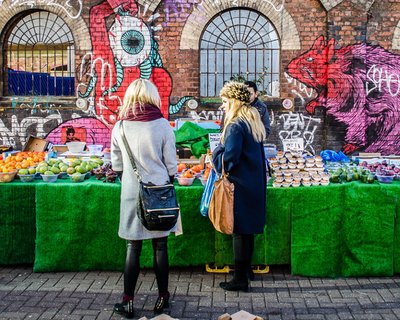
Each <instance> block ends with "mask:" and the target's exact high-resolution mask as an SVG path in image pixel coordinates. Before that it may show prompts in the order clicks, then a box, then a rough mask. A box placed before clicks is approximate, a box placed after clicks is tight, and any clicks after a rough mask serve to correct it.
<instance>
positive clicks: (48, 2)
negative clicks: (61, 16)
mask: <svg viewBox="0 0 400 320" xmlns="http://www.w3.org/2000/svg"><path fill="white" fill-rule="evenodd" d="M76 2H77V5H78V9H74V7H73V6H72V5H71V3H70V0H66V1H55V0H11V4H10V6H11V7H15V6H24V5H27V6H30V7H31V8H34V7H36V6H37V5H45V6H53V7H57V8H61V9H62V10H63V11H64V12H65V13H66V14H67V15H68V16H69V17H70V18H71V19H77V18H79V16H80V15H81V12H82V0H77V1H76ZM2 3H3V1H1V2H0V5H2ZM75 7H76V5H75Z"/></svg>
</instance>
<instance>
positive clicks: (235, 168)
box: [213, 81, 267, 291]
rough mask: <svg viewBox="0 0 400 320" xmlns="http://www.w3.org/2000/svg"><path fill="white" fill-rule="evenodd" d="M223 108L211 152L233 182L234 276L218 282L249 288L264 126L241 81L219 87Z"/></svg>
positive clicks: (261, 206)
mask: <svg viewBox="0 0 400 320" xmlns="http://www.w3.org/2000/svg"><path fill="white" fill-rule="evenodd" d="M220 97H221V98H222V109H224V112H225V123H224V129H223V131H222V134H221V143H220V144H219V145H218V146H217V148H216V149H215V150H214V152H213V163H214V165H215V168H216V170H217V172H218V173H221V171H222V161H224V170H225V171H226V173H227V174H228V179H229V181H231V182H232V183H233V184H234V186H235V189H234V229H233V253H234V265H235V271H234V276H233V279H232V280H230V281H229V282H221V283H220V287H221V288H223V289H225V290H228V291H239V290H242V291H248V279H249V270H251V258H252V255H253V248H254V235H255V234H257V233H263V232H264V226H265V208H266V207H265V206H266V186H267V185H266V174H265V173H266V168H265V154H264V148H263V140H264V139H265V135H266V134H265V127H264V125H263V123H262V121H261V118H260V114H259V112H258V111H257V109H256V108H254V107H252V106H251V105H250V92H249V90H248V89H247V86H246V85H245V84H243V83H240V82H234V81H232V82H228V83H227V84H225V85H224V87H223V88H222V89H221V92H220Z"/></svg>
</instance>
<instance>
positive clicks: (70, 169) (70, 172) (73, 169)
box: [67, 167, 75, 174]
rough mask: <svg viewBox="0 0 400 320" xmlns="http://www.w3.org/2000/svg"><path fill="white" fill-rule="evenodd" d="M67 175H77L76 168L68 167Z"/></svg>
mask: <svg viewBox="0 0 400 320" xmlns="http://www.w3.org/2000/svg"><path fill="white" fill-rule="evenodd" d="M67 173H68V174H73V173H75V168H74V167H68V169H67Z"/></svg>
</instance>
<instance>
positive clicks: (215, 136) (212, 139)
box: [208, 132, 221, 152]
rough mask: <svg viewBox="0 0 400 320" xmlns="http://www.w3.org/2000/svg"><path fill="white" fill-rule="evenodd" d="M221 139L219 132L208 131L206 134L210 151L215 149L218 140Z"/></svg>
mask: <svg viewBox="0 0 400 320" xmlns="http://www.w3.org/2000/svg"><path fill="white" fill-rule="evenodd" d="M220 140H221V133H219V132H218V133H209V134H208V141H209V142H210V149H211V152H213V151H214V150H215V148H216V147H217V146H218V144H219V141H220Z"/></svg>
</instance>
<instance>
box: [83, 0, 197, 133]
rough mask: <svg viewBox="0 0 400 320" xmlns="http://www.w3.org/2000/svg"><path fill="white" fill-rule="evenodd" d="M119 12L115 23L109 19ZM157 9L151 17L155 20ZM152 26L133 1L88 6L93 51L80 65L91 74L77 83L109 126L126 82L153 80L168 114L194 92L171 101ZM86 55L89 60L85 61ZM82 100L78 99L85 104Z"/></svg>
mask: <svg viewBox="0 0 400 320" xmlns="http://www.w3.org/2000/svg"><path fill="white" fill-rule="evenodd" d="M114 14H115V19H114V20H113V21H112V24H111V27H110V28H109V29H108V28H107V19H108V18H109V17H110V16H112V15H114ZM158 16H159V15H153V16H151V17H150V18H149V19H147V20H146V21H148V20H151V21H152V22H153V21H154V19H156V18H157V17H158ZM157 28H158V26H155V27H153V26H152V25H150V24H147V23H146V22H145V19H144V18H143V16H141V13H140V10H139V8H138V5H137V4H136V2H135V1H133V0H131V1H124V0H108V1H103V2H101V3H100V4H98V5H96V6H94V7H92V8H91V9H90V36H91V41H92V48H93V52H92V53H91V54H90V57H89V58H88V57H85V58H84V61H83V63H82V67H81V75H83V74H84V72H82V70H85V66H86V70H88V71H87V74H88V75H89V77H90V80H89V83H88V84H87V85H85V84H84V83H83V82H82V81H81V83H80V84H79V85H78V92H79V93H78V94H79V97H80V99H90V98H91V97H92V100H91V105H89V107H88V109H91V110H94V112H95V115H96V116H97V117H98V118H99V119H100V120H101V121H102V122H104V123H105V124H107V125H109V126H110V127H111V126H112V125H113V124H114V123H115V122H116V120H117V115H118V111H119V107H120V106H121V105H122V100H123V96H124V93H125V91H126V88H127V87H128V86H129V84H130V83H131V82H132V81H133V80H135V79H138V78H143V79H149V80H151V81H152V82H153V83H154V84H155V85H156V86H157V88H158V90H159V93H160V97H161V111H162V113H163V115H164V117H166V118H168V115H169V114H174V113H177V112H178V111H179V110H180V109H181V108H182V106H183V105H184V103H185V102H186V101H188V100H190V99H191V98H192V97H188V96H186V97H183V98H181V99H180V100H179V101H178V102H177V103H176V104H171V103H170V101H169V98H170V95H171V91H172V78H171V76H170V74H169V73H168V71H167V70H166V69H165V68H164V67H163V63H162V59H161V56H160V55H159V53H158V44H157V42H156V40H155V37H154V32H155V30H157ZM85 59H87V61H88V62H89V64H87V63H86V61H85ZM84 104H85V102H84V103H82V100H79V101H78V103H77V105H84Z"/></svg>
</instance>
